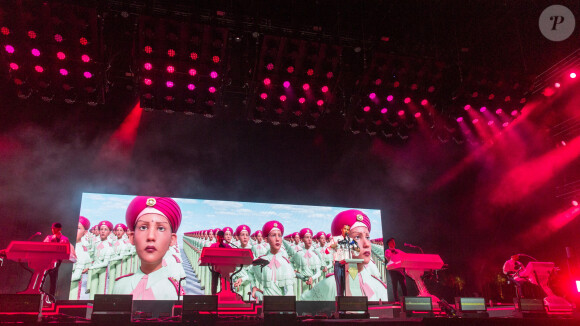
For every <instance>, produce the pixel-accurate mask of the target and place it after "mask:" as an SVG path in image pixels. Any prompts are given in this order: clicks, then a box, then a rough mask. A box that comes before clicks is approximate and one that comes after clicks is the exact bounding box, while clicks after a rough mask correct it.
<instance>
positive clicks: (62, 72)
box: [58, 68, 68, 76]
mask: <svg viewBox="0 0 580 326" xmlns="http://www.w3.org/2000/svg"><path fill="white" fill-rule="evenodd" d="M58 72H59V73H60V74H61V75H63V76H67V75H68V70H66V69H64V68H62V69H60V70H59V71H58Z"/></svg>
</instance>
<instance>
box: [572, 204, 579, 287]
mask: <svg viewBox="0 0 580 326" xmlns="http://www.w3.org/2000/svg"><path fill="white" fill-rule="evenodd" d="M572 206H578V201H576V200H573V201H572ZM576 282H578V281H576Z"/></svg>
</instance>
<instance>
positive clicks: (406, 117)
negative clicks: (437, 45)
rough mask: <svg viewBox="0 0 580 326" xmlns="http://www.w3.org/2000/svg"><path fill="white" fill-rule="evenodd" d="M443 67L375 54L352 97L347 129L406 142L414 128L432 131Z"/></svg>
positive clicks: (431, 61) (379, 53) (405, 58)
mask: <svg viewBox="0 0 580 326" xmlns="http://www.w3.org/2000/svg"><path fill="white" fill-rule="evenodd" d="M443 68H444V66H443V65H442V64H441V63H439V62H436V61H434V60H430V59H420V60H419V59H415V58H408V57H401V56H395V55H391V54H386V53H381V52H375V53H374V54H373V57H372V60H371V62H370V65H369V66H368V67H367V69H366V70H365V71H364V73H363V74H362V75H361V77H360V78H359V80H358V82H357V85H356V88H355V92H354V94H353V96H352V98H351V107H350V108H349V109H348V110H347V121H346V123H347V124H346V128H347V130H350V131H351V132H352V133H354V134H358V133H360V132H366V133H367V134H369V135H371V136H374V135H382V136H384V137H385V138H391V137H393V136H394V135H396V136H398V138H400V139H401V140H407V139H408V138H409V134H410V131H411V130H413V129H415V127H416V126H417V125H424V126H426V127H427V128H426V129H429V128H433V125H434V123H435V121H436V118H437V117H436V116H435V110H434V106H435V104H436V103H437V102H438V96H439V93H440V89H441V85H442V75H443V72H442V70H443Z"/></svg>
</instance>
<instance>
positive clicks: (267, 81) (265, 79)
mask: <svg viewBox="0 0 580 326" xmlns="http://www.w3.org/2000/svg"><path fill="white" fill-rule="evenodd" d="M270 83H272V81H271V80H270V78H264V85H266V86H268V85H270Z"/></svg>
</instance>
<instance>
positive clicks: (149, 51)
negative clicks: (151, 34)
mask: <svg viewBox="0 0 580 326" xmlns="http://www.w3.org/2000/svg"><path fill="white" fill-rule="evenodd" d="M143 50H144V51H145V53H147V54H151V52H153V48H152V47H150V46H149V45H147V46H145V48H144V49H143Z"/></svg>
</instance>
